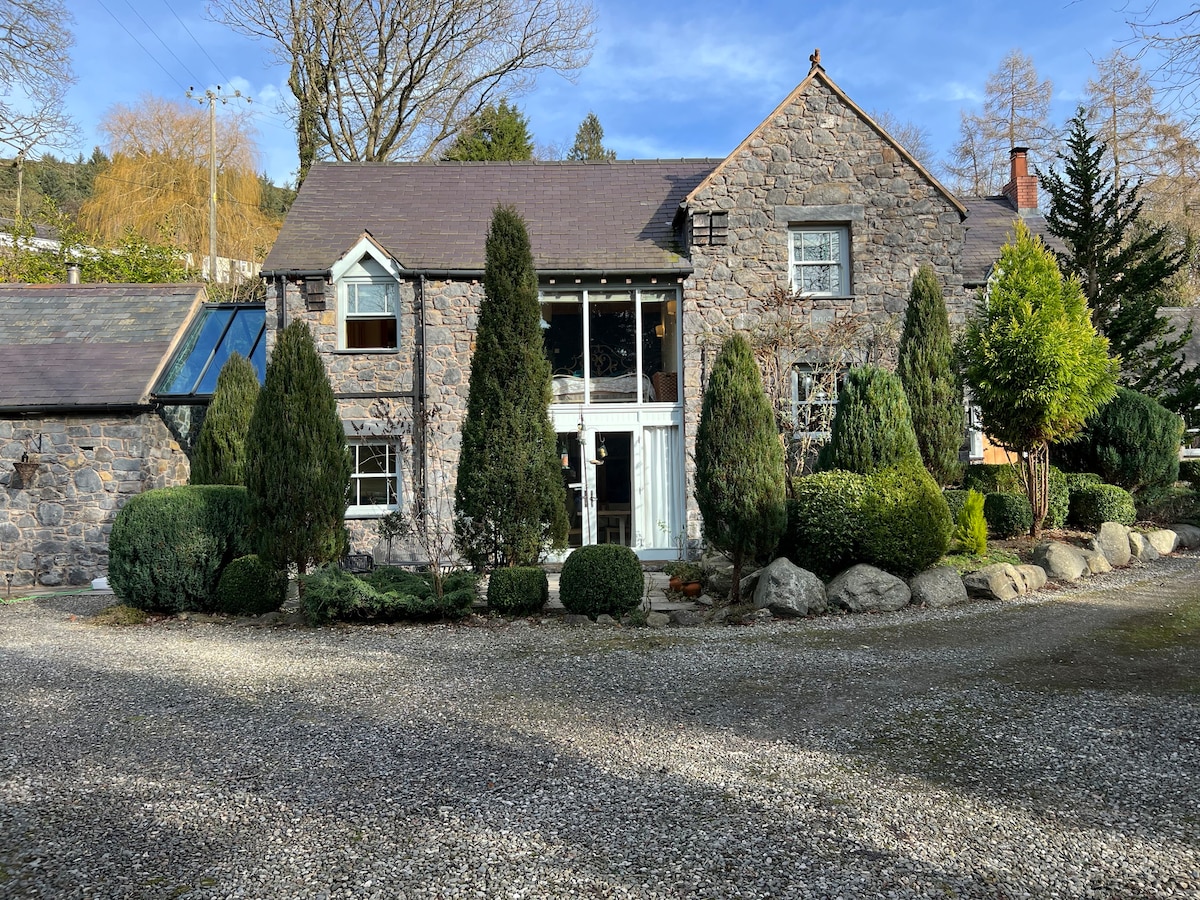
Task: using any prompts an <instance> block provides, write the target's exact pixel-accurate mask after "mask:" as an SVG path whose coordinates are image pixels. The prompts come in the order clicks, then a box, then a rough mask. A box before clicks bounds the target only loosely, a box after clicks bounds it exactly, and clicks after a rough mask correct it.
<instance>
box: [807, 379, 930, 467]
mask: <svg viewBox="0 0 1200 900" xmlns="http://www.w3.org/2000/svg"><path fill="white" fill-rule="evenodd" d="M920 462H921V450H920V447H918V446H917V436H916V433H915V432H914V431H913V425H912V413H911V412H910V411H909V407H908V398H907V397H905V395H904V385H902V384H901V383H900V379H899V378H898V377H896V376H895V375H893V374H892V373H891V372H888V371H886V370H884V369H881V368H879V367H878V366H862V367H860V368H856V369H851V370H850V371H849V372H848V373H847V375H846V385H845V387H844V388H842V391H841V393H840V394H838V403H837V412H835V413H834V416H833V424H832V426H831V427H830V435H829V443H828V444H826V445H825V446H824V447H822V448H821V455H820V467H821V468H822V469H845V470H846V471H848V472H858V473H859V474H860V475H869V474H870V473H872V472H876V471H878V470H880V469H887V468H891V467H893V466H899V465H904V464H906V463H916V464H920Z"/></svg>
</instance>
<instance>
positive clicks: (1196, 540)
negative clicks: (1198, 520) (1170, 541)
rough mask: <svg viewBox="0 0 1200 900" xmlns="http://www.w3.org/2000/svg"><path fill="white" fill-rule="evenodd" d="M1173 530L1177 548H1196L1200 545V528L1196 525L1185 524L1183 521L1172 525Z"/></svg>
mask: <svg viewBox="0 0 1200 900" xmlns="http://www.w3.org/2000/svg"><path fill="white" fill-rule="evenodd" d="M1171 530H1172V531H1174V532H1175V549H1176V550H1194V549H1196V548H1197V547H1200V528H1197V527H1196V526H1195V525H1184V524H1183V523H1182V522H1181V523H1179V524H1178V525H1172V526H1171Z"/></svg>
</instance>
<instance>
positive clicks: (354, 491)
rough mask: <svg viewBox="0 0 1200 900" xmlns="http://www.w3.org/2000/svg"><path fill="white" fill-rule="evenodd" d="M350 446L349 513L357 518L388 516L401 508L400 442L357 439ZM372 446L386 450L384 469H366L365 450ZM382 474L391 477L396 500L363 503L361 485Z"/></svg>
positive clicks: (393, 494) (372, 447) (391, 488)
mask: <svg viewBox="0 0 1200 900" xmlns="http://www.w3.org/2000/svg"><path fill="white" fill-rule="evenodd" d="M347 444H348V446H349V448H350V489H349V490H350V495H349V497H348V498H347V505H346V516H347V517H353V518H369V517H372V516H384V515H387V514H388V513H390V512H391V511H392V510H395V509H399V508H400V446H399V444H397V442H396V441H389V440H353V441H348V442H347ZM366 448H371V449H373V450H375V451H378V450H380V449H382V451H383V453H384V464H383V468H384V471H383V472H382V473H381V472H362V471H359V467H360V465H361V463H362V459H363V454H362V451H363V450H364V449H366ZM381 475H382V477H384V478H387V479H390V481H391V484H390V491H389V492H390V493H391V494H392V497H393V499H394V500H395V502H393V503H359V502H358V501H359V499H360V493H359V484H360V482H362V481H366V480H367V479H373V478H379V477H380V476H381Z"/></svg>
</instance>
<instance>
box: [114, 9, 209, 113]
mask: <svg viewBox="0 0 1200 900" xmlns="http://www.w3.org/2000/svg"><path fill="white" fill-rule="evenodd" d="M96 2H97V3H99V4H100V7H101V8H102V9H103V10H104V11H105V12H106V13H108V14H109V15H110V16H112V17H113V21H114V22H116V23H117V24H118V25H120V26H121V28H122V30H123V31H124V32H125V33H126V34H127V35H129V36H130V37H131V38H133V42H134V43H135V44H137V45H138V46H139V47H141V48H142V52H143V53H145V54H146V55H147V56H148V57H150V59H152V60H153V61H154V64H155V65H156V66H158V67H159V68H160V69H162V70H163V74H165V75H166V76H167V77H168V78H170V79H171V80H172V81H174V82H175V83H176V84H177V85H179V90H180V91H181V92H183V93H186V92H187V88H185V87H184V86H183V85H182V84H181V83H180V81H179V79H178V78H176V77H175V76H174V75H172V74H171V72H170V71H169V70H168V69H167V67H166V66H164V65H163V64H162V63H161V62H159V61H158V57H157V56H155V55H154V54H153V53H151V52H150V51H149V50H148V49H147V48H146V45H145V44H143V43H142V42H141V41H139V40H138V37H137V35H136V34H134V33H133V32H132V31H130V30H129V28H128V26H126V24H125V23H124V22H122V21H121V20H120V19H119V18H117V14H116V13H114V12H113V11H112V10H111V9H109V8H108V6H107V5H106V4H105V2H104V0H96ZM155 37H158V35H155ZM160 40H161V39H160ZM163 46H166V45H165V44H164V45H163ZM197 80H199V79H197Z"/></svg>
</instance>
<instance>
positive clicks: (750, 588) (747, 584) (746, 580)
mask: <svg viewBox="0 0 1200 900" xmlns="http://www.w3.org/2000/svg"><path fill="white" fill-rule="evenodd" d="M762 573H763V570H762V569H755V570H754V571H753V572H751V573H750V574H749V575H746V576H744V577H743V578H742V585H741V588H740V590H741V592H742V597H743V598H746V597H753V596H754V589H755V588H756V587H758V577H759V576H760V575H762Z"/></svg>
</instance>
